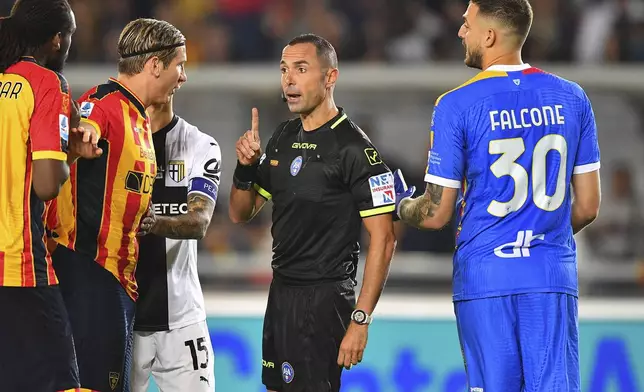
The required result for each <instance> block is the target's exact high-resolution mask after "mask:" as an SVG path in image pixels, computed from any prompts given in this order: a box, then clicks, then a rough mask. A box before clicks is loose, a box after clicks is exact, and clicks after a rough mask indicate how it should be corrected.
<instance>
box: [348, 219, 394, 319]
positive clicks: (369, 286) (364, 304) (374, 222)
mask: <svg viewBox="0 0 644 392" xmlns="http://www.w3.org/2000/svg"><path fill="white" fill-rule="evenodd" d="M362 222H363V223H364V226H365V229H366V230H367V232H368V233H369V238H370V242H369V249H368V251H367V260H366V262H365V267H364V276H363V279H362V289H361V290H360V296H359V297H358V303H357V304H356V309H361V310H364V311H365V312H366V313H367V314H372V313H373V311H374V309H375V308H376V304H377V303H378V299H380V294H381V293H382V290H383V289H384V287H385V281H386V280H387V274H388V273H389V264H390V263H391V258H392V257H393V254H394V249H395V248H396V236H395V234H394V225H393V219H392V215H391V214H383V215H375V216H370V217H367V218H363V220H362Z"/></svg>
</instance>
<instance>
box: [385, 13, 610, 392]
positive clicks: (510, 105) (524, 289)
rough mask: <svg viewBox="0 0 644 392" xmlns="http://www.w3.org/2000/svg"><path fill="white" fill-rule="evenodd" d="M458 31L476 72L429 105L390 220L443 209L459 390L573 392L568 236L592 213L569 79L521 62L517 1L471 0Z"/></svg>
mask: <svg viewBox="0 0 644 392" xmlns="http://www.w3.org/2000/svg"><path fill="white" fill-rule="evenodd" d="M463 18H464V22H463V25H462V26H461V28H460V30H459V33H458V36H459V37H460V38H461V39H462V41H463V45H464V47H465V64H466V65H467V66H468V67H471V68H477V69H480V70H481V71H482V72H480V73H479V74H478V75H476V76H475V77H474V78H473V79H471V80H469V81H467V82H466V83H464V84H463V85H461V86H460V87H458V88H456V89H454V90H452V91H450V92H448V93H446V94H443V95H442V96H441V97H439V98H438V100H437V101H436V105H435V108H434V114H433V119H432V124H431V133H430V153H429V158H428V165H427V172H426V175H425V181H426V182H427V187H426V190H425V193H424V194H423V195H422V196H420V197H417V198H412V197H411V195H412V194H413V188H411V189H407V187H406V186H405V185H404V180H403V179H402V175H401V173H400V172H397V173H396V176H395V177H396V188H397V193H398V197H397V204H398V205H397V209H396V211H397V214H398V216H399V217H400V218H401V219H402V220H403V221H405V222H406V223H408V224H410V225H412V226H415V227H418V228H421V229H439V228H441V227H443V226H445V225H446V224H447V223H448V222H449V221H450V220H451V219H452V217H453V216H454V212H455V211H454V209H455V205H456V204H457V203H458V207H456V209H457V211H456V219H457V220H458V221H457V224H458V229H457V233H456V235H457V240H456V244H457V247H456V252H455V255H454V272H453V289H454V296H453V300H454V312H455V314H456V321H457V326H458V334H459V339H460V343H461V349H462V351H463V355H464V360H465V368H466V372H467V380H468V386H469V389H468V391H476V392H488V391H489V392H498V391H503V392H515V391H516V392H518V391H549V392H554V391H557V392H558V391H580V377H579V352H578V329H577V314H578V312H577V296H578V285H577V260H576V250H575V241H574V239H573V234H575V233H578V232H579V231H580V230H582V229H583V228H584V227H586V226H587V225H588V224H590V223H591V222H592V221H593V220H594V219H595V218H596V216H597V214H598V211H599V204H600V187H599V146H598V144H597V129H596V125H595V119H594V114H593V110H592V107H591V104H590V102H589V100H588V97H587V96H586V94H585V93H584V91H583V90H582V88H581V87H579V86H578V85H577V84H575V83H572V82H570V81H567V80H564V79H562V78H559V77H557V76H554V75H552V74H548V73H545V72H543V71H541V70H539V69H537V68H534V67H532V66H530V65H528V64H524V63H523V62H522V59H521V48H522V46H523V43H524V42H525V39H526V36H527V35H528V32H529V30H530V26H531V23H532V9H531V7H530V4H529V2H528V0H471V2H470V4H469V7H468V8H467V11H466V12H465V14H464V15H463Z"/></svg>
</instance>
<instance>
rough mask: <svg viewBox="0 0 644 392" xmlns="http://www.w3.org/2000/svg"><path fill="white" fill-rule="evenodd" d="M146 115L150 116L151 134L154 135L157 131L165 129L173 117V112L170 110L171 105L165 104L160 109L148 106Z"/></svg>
mask: <svg viewBox="0 0 644 392" xmlns="http://www.w3.org/2000/svg"><path fill="white" fill-rule="evenodd" d="M148 114H149V115H150V127H151V129H152V133H156V132H158V131H159V130H161V129H163V128H165V127H166V126H167V125H168V124H170V122H172V118H173V117H174V111H173V110H172V105H170V104H166V105H162V106H160V107H158V106H154V105H152V106H150V107H149V108H148Z"/></svg>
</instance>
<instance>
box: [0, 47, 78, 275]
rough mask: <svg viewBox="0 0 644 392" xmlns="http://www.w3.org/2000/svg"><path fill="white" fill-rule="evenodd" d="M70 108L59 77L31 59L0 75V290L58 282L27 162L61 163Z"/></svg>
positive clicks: (64, 84)
mask: <svg viewBox="0 0 644 392" xmlns="http://www.w3.org/2000/svg"><path fill="white" fill-rule="evenodd" d="M70 109H71V107H70V98H69V87H68V85H67V82H66V81H65V78H63V76H62V75H60V74H58V73H56V72H54V71H51V70H49V69H47V68H45V67H42V66H40V65H39V64H38V63H37V62H36V60H35V59H34V58H33V57H23V58H22V59H21V60H20V61H19V62H18V63H16V64H14V65H12V66H11V67H9V68H8V69H7V70H5V73H0V286H17V287H35V286H46V285H52V284H57V283H58V280H57V278H56V274H55V273H54V269H53V267H52V264H51V257H50V255H49V252H47V248H46V247H45V217H46V214H47V211H46V210H47V206H46V205H45V203H44V202H43V201H42V200H40V199H39V198H38V196H36V194H35V192H34V191H33V188H32V176H33V173H32V163H33V161H34V160H38V159H56V160H61V161H64V160H66V159H67V140H68V136H69V117H70V115H71V111H70Z"/></svg>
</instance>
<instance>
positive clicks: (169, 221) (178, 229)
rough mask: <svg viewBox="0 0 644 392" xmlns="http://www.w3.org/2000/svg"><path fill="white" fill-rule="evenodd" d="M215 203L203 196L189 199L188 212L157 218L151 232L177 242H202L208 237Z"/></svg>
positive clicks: (195, 195)
mask: <svg viewBox="0 0 644 392" xmlns="http://www.w3.org/2000/svg"><path fill="white" fill-rule="evenodd" d="M214 209H215V203H214V202H213V201H212V200H211V199H209V198H207V197H205V196H202V195H199V194H191V195H190V196H189V197H188V212H187V213H186V214H184V215H178V216H157V217H156V222H155V224H154V226H153V227H152V229H151V230H150V232H151V233H152V234H156V235H158V236H160V237H166V238H171V239H175V240H200V239H202V238H203V237H204V236H205V235H206V231H207V230H208V226H209V225H210V219H211V218H212V213H213V211H214Z"/></svg>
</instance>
